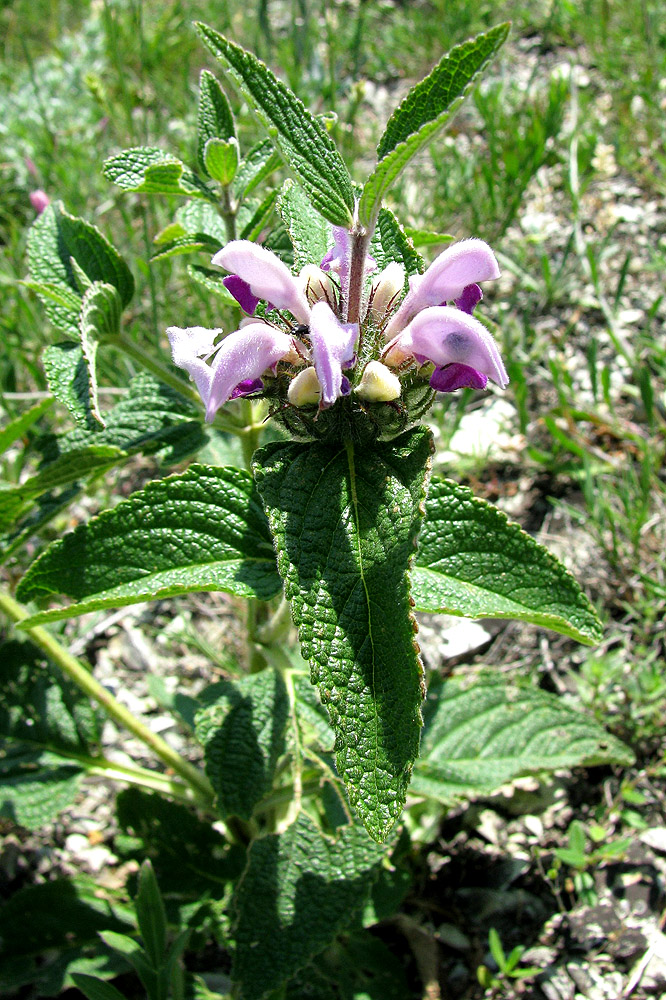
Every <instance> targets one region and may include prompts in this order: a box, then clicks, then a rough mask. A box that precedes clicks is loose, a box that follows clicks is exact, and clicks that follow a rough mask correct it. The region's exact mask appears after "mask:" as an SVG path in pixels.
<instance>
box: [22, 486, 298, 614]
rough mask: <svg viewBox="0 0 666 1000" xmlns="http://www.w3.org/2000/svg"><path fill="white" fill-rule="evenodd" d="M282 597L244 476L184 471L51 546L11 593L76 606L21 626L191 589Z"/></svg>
mask: <svg viewBox="0 0 666 1000" xmlns="http://www.w3.org/2000/svg"><path fill="white" fill-rule="evenodd" d="M109 585H111V586H109ZM279 589H280V583H279V578H278V576H277V574H276V571H275V557H274V554H273V546H272V544H271V539H270V534H269V530H268V524H267V522H266V518H265V516H264V513H263V510H262V509H261V505H260V503H259V500H258V497H257V496H256V493H255V492H254V489H253V484H252V479H251V477H250V476H249V475H248V474H247V473H246V472H243V471H242V470H240V469H215V468H209V467H207V466H191V467H190V468H189V469H188V470H187V472H185V473H183V474H182V475H180V476H170V477H168V478H167V479H163V480H160V481H157V482H154V483H150V484H149V485H148V486H147V487H146V489H145V490H141V491H140V492H139V493H136V494H135V495H134V496H132V497H131V498H130V499H129V500H125V501H123V502H122V503H120V504H118V505H117V506H116V507H114V508H113V509H112V510H108V511H104V512H103V513H102V514H100V515H99V516H98V517H96V518H94V519H93V520H92V521H90V522H88V524H85V525H81V526H80V527H79V528H77V529H76V530H75V531H73V532H71V533H70V534H68V535H65V536H64V537H63V538H61V539H58V540H57V541H56V542H54V543H53V544H52V545H51V546H50V547H49V548H48V549H47V550H46V551H45V552H44V553H42V555H41V556H39V558H38V559H37V560H35V562H34V563H33V564H32V565H31V566H30V568H29V569H28V572H27V573H26V575H25V576H24V577H23V580H22V581H21V583H20V584H19V588H18V591H17V594H18V595H19V599H20V600H31V599H33V598H40V597H45V596H48V595H50V594H56V593H57V594H60V593H64V594H66V595H67V596H69V597H72V598H74V599H75V600H76V601H77V602H78V603H76V604H75V605H73V606H70V607H68V608H56V609H55V610H54V611H51V612H44V613H42V614H39V615H35V616H33V617H32V618H31V619H27V620H26V622H24V623H23V624H25V625H33V624H36V623H38V622H44V621H53V620H57V619H59V618H67V617H70V616H72V615H78V614H84V613H85V612H86V611H91V610H97V609H99V608H108V607H121V606H123V605H125V604H135V603H137V602H140V601H146V600H155V599H157V598H165V597H172V596H175V595H177V594H185V593H190V592H191V591H198V590H223V591H228V592H230V593H233V594H237V595H239V596H241V597H258V598H260V599H263V600H268V599H269V598H270V597H273V596H275V594H276V592H278V591H279Z"/></svg>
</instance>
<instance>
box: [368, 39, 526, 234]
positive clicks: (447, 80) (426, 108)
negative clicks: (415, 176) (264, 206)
mask: <svg viewBox="0 0 666 1000" xmlns="http://www.w3.org/2000/svg"><path fill="white" fill-rule="evenodd" d="M508 33H509V25H508V24H500V25H498V26H497V27H495V28H492V29H491V30H490V31H488V32H486V33H485V34H483V35H478V36H477V37H476V38H472V39H470V40H469V41H468V42H464V43H463V44H462V45H457V46H456V47H455V48H453V49H451V51H450V52H449V53H448V54H447V55H445V56H443V57H442V59H441V60H440V62H439V63H438V64H437V66H435V68H434V69H433V70H432V71H431V72H430V73H429V74H428V76H427V77H425V79H423V80H421V81H420V83H418V84H417V85H416V86H415V87H413V88H412V90H411V91H410V92H409V93H408V94H407V96H406V97H405V99H404V100H403V102H402V103H401V104H400V106H399V107H398V108H397V109H396V110H395V111H394V113H393V115H392V116H391V118H390V119H389V121H388V124H387V126H386V130H385V131H384V134H383V136H382V138H381V139H380V141H379V145H378V147H377V155H378V157H379V162H378V164H377V166H376V167H375V169H374V171H373V172H372V174H371V175H370V177H369V178H368V180H367V181H366V183H365V186H364V188H363V193H362V195H361V200H360V202H359V207H358V214H359V219H360V221H361V224H362V225H364V226H367V227H369V228H370V229H371V228H372V227H373V225H374V220H375V219H376V218H377V214H378V212H379V209H380V206H381V203H382V200H383V198H384V196H385V194H386V193H387V191H388V190H389V189H390V188H391V187H392V185H393V184H394V183H395V181H396V180H397V178H398V176H399V175H400V174H401V173H402V171H403V170H404V168H405V167H406V166H407V164H408V163H409V161H410V160H411V159H412V158H413V157H414V156H415V155H416V154H417V153H418V152H420V150H422V149H423V148H424V147H425V146H426V145H427V144H428V143H429V142H430V141H431V140H432V139H434V137H435V136H436V135H437V133H438V132H440V131H441V130H442V129H443V128H444V126H445V125H446V124H447V122H448V121H449V120H450V119H451V117H452V116H453V114H454V112H455V111H456V110H457V108H458V106H459V105H460V104H461V103H462V101H463V100H464V98H465V96H466V94H467V92H468V91H469V88H470V87H471V85H472V83H473V82H474V80H475V79H476V77H477V76H478V74H479V73H480V72H481V70H482V69H483V68H484V66H486V65H487V64H488V62H489V61H490V60H491V59H492V58H493V56H494V55H495V53H496V52H497V51H498V49H499V48H500V47H501V46H502V45H503V43H504V42H505V40H506V37H507V35H508Z"/></svg>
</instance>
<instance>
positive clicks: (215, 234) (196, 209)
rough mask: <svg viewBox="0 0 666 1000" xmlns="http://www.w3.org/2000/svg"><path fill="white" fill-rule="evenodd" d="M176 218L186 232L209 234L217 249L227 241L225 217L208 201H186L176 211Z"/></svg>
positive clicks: (190, 233)
mask: <svg viewBox="0 0 666 1000" xmlns="http://www.w3.org/2000/svg"><path fill="white" fill-rule="evenodd" d="M176 219H177V220H178V222H179V223H180V225H181V226H182V227H183V229H184V231H185V233H186V234H189V235H190V236H191V235H193V234H199V235H206V236H208V237H209V238H210V239H211V241H212V243H213V244H214V245H215V249H216V250H219V249H220V248H221V247H223V246H224V244H225V243H226V242H227V230H226V227H225V224H224V219H223V218H222V216H221V215H220V213H219V212H218V211H217V209H216V208H215V206H214V205H210V204H209V203H208V202H207V201H186V202H185V204H184V205H181V206H180V208H179V209H178V211H177V212H176Z"/></svg>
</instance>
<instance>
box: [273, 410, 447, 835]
mask: <svg viewBox="0 0 666 1000" xmlns="http://www.w3.org/2000/svg"><path fill="white" fill-rule="evenodd" d="M431 447H432V443H431V437H430V433H429V432H428V431H427V430H426V429H425V428H417V429H415V430H413V431H409V432H407V433H406V434H403V435H401V437H399V438H396V439H395V440H393V441H391V442H388V443H386V444H377V445H374V446H373V447H372V448H371V447H365V448H360V447H359V448H355V447H354V445H353V444H352V443H351V442H349V443H348V444H347V445H346V446H345V445H331V446H329V445H323V444H319V443H317V444H306V445H303V444H296V443H290V444H281V443H276V444H272V445H268V447H266V448H264V449H262V450H261V451H259V452H258V453H257V456H256V461H255V465H254V472H255V478H256V482H257V486H258V488H259V492H260V493H261V496H262V498H263V501H264V504H265V506H266V511H267V513H268V519H269V521H270V524H271V529H272V532H273V537H274V539H275V544H276V548H277V552H278V568H279V570H280V574H281V576H282V577H283V578H284V580H285V593H286V595H287V597H288V598H289V599H290V600H291V602H292V604H291V606H292V615H293V618H294V622H295V623H296V625H297V626H298V631H299V636H300V640H301V646H302V650H303V655H304V657H305V658H306V659H308V660H310V662H311V670H312V681H313V683H316V684H318V685H319V690H320V693H321V697H322V701H323V702H324V704H325V705H326V707H327V709H328V711H329V714H330V717H331V722H332V725H333V728H334V730H335V734H336V750H337V766H338V771H339V773H340V775H341V776H342V778H343V779H344V781H345V782H346V784H347V789H348V792H349V797H350V801H351V803H352V805H353V806H354V808H355V809H356V810H357V811H358V813H359V816H360V817H361V819H362V821H363V823H364V824H365V826H366V827H367V829H368V831H369V832H370V834H371V836H373V837H375V838H376V839H378V840H382V839H385V838H386V837H387V836H388V833H389V831H390V829H391V827H392V826H393V824H394V823H395V821H396V820H397V819H398V817H399V816H400V813H401V810H402V807H403V805H404V801H405V795H406V791H407V785H408V783H409V778H410V773H411V768H412V763H413V761H414V758H415V757H416V754H417V751H418V745H419V733H420V726H421V716H420V704H421V699H422V697H423V693H422V684H423V681H422V668H421V664H420V661H419V658H418V651H417V648H416V647H415V643H414V629H413V627H412V621H411V618H410V604H409V583H408V579H407V568H408V565H409V561H410V559H411V557H412V555H413V551H414V545H415V539H416V536H417V533H418V529H419V526H420V522H421V517H422V514H421V508H422V503H423V496H424V490H425V478H426V469H427V467H428V464H429V456H430V452H431Z"/></svg>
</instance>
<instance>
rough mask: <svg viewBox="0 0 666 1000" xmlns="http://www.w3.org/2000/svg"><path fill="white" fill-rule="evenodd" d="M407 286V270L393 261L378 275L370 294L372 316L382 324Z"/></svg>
mask: <svg viewBox="0 0 666 1000" xmlns="http://www.w3.org/2000/svg"><path fill="white" fill-rule="evenodd" d="M404 285H405V269H404V267H403V266H402V264H398V262H397V261H395V260H393V261H391V263H390V264H389V265H388V267H385V268H384V270H383V271H382V272H381V273H380V274H378V275H377V277H376V278H375V279H374V281H373V282H372V290H371V292H370V316H371V317H372V319H374V320H375V321H376V322H380V321H381V320H382V319H383V318H384V316H385V315H386V313H387V311H388V309H389V307H390V306H392V305H395V304H396V303H397V301H398V299H399V298H400V294H401V292H402V289H403V288H404Z"/></svg>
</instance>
